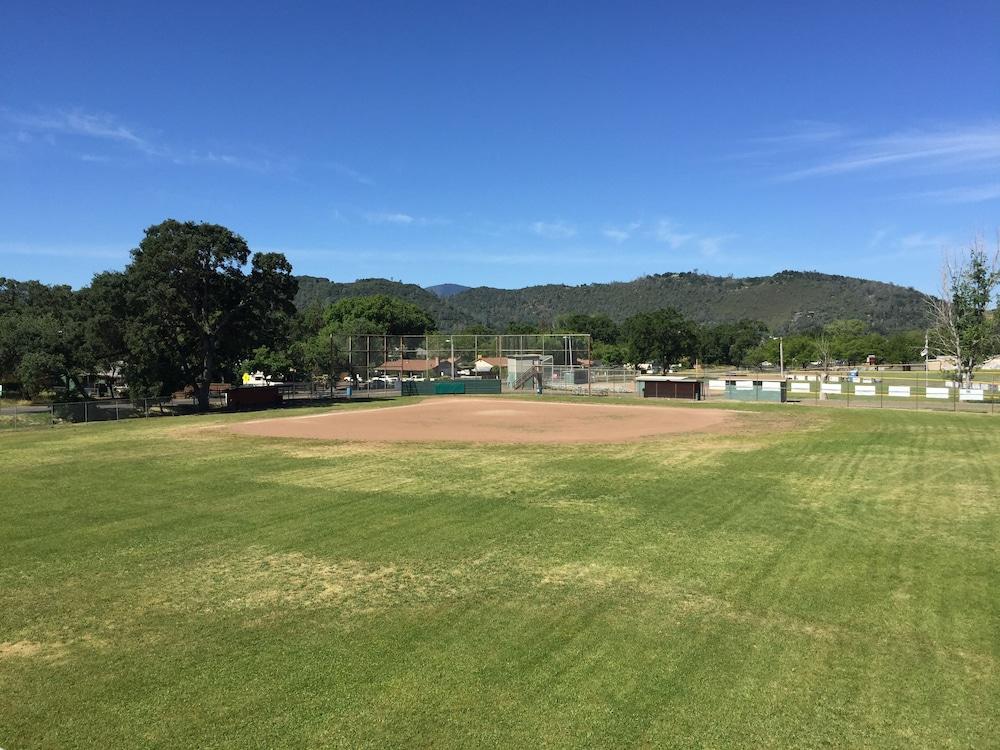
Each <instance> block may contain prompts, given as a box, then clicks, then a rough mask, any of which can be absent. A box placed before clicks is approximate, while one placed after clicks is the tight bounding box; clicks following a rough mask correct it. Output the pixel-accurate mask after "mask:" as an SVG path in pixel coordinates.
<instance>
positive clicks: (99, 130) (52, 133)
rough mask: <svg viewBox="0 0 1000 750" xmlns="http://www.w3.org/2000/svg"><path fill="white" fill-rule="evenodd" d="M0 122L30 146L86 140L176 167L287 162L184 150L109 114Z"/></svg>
mask: <svg viewBox="0 0 1000 750" xmlns="http://www.w3.org/2000/svg"><path fill="white" fill-rule="evenodd" d="M0 120H4V121H6V122H8V123H10V124H11V125H13V126H15V127H16V128H17V140H18V142H19V143H22V144H28V143H33V142H35V141H36V140H41V141H43V142H45V143H48V144H50V145H54V144H55V139H56V137H57V136H58V137H65V138H77V139H85V140H88V141H91V142H92V143H95V142H103V143H106V144H113V145H115V146H119V147H122V148H125V149H128V150H131V151H133V152H138V153H139V154H142V155H143V156H146V157H149V158H153V159H162V160H164V161H167V162H170V163H173V164H177V165H181V166H183V165H208V166H213V165H214V166H224V167H233V168H237V169H245V170H251V171H256V172H270V171H273V170H275V169H278V168H282V167H283V165H284V162H283V161H282V160H277V159H273V158H268V157H265V156H247V155H238V154H235V153H233V152H231V151H229V150H225V151H223V150H219V149H191V148H188V149H184V148H178V147H176V146H172V145H169V144H167V143H165V142H163V141H161V140H159V139H157V138H154V137H153V135H151V134H149V133H143V132H141V131H140V130H139V129H138V128H136V127H134V126H131V125H126V124H125V123H123V122H122V121H121V120H120V119H119V118H117V117H115V116H114V115H111V114H107V113H95V112H86V111H84V110H80V109H72V110H51V111H45V112H35V113H27V112H18V111H15V110H11V109H6V108H0ZM79 158H80V159H82V160H83V161H91V162H97V161H109V160H110V156H109V155H108V154H98V153H94V152H92V151H88V152H86V153H84V154H81V155H80V156H79Z"/></svg>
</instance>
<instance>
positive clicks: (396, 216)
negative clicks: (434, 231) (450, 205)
mask: <svg viewBox="0 0 1000 750" xmlns="http://www.w3.org/2000/svg"><path fill="white" fill-rule="evenodd" d="M363 216H364V218H365V221H367V222H368V223H369V224H394V225H396V226H402V227H409V226H414V227H432V226H443V225H446V224H450V223H451V222H450V221H449V220H448V219H443V218H441V217H430V216H413V215H412V214H407V213H403V212H401V211H366V212H365V213H364V214H363Z"/></svg>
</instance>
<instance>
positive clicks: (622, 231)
mask: <svg viewBox="0 0 1000 750" xmlns="http://www.w3.org/2000/svg"><path fill="white" fill-rule="evenodd" d="M641 226H642V224H641V223H640V222H638V221H633V222H631V223H629V224H625V225H624V226H617V227H614V226H612V227H605V228H604V229H602V230H601V234H603V235H604V236H605V237H607V238H608V239H609V240H611V241H612V242H617V243H618V244H619V245H620V244H621V243H623V242H625V240H628V239H630V238H631V237H632V235H633V234H634V233H635V231H636V230H637V229H639V227H641Z"/></svg>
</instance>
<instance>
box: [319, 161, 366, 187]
mask: <svg viewBox="0 0 1000 750" xmlns="http://www.w3.org/2000/svg"><path fill="white" fill-rule="evenodd" d="M330 169H332V170H333V171H334V172H336V173H337V174H339V175H341V176H342V177H347V178H348V179H350V180H354V181H355V182H356V183H358V184H359V185H368V186H369V187H371V186H373V185H374V184H375V180H373V179H372V178H371V177H369V176H368V175H366V174H363V173H362V172H359V171H358V170H356V169H354V168H353V167H349V166H347V165H346V164H343V163H341V162H339V161H334V162H330Z"/></svg>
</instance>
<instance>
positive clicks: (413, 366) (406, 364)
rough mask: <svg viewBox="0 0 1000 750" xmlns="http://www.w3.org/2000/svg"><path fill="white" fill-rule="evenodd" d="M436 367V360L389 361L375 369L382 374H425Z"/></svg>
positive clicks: (435, 358) (432, 358) (434, 358)
mask: <svg viewBox="0 0 1000 750" xmlns="http://www.w3.org/2000/svg"><path fill="white" fill-rule="evenodd" d="M437 366H438V358H437V357H431V358H430V359H403V360H399V359H389V360H386V361H385V362H383V363H382V364H381V365H379V366H378V367H376V368H375V369H376V370H381V371H382V372H400V371H402V372H426V371H427V370H433V369H434V368H435V367H437Z"/></svg>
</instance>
